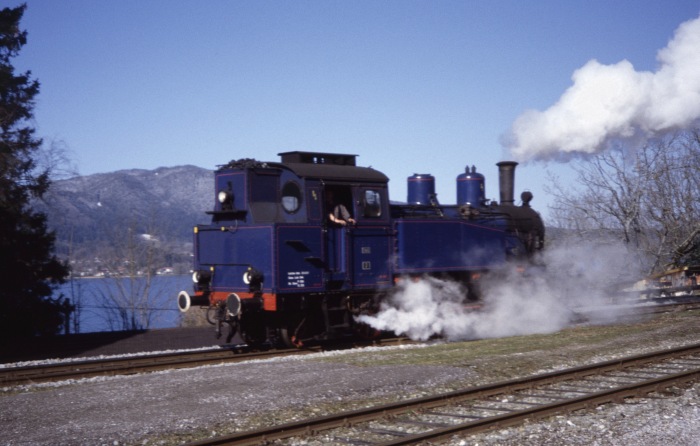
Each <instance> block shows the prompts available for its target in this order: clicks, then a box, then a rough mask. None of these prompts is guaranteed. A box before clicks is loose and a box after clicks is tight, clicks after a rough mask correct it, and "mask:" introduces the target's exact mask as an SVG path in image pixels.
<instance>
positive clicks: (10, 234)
mask: <svg viewBox="0 0 700 446" xmlns="http://www.w3.org/2000/svg"><path fill="white" fill-rule="evenodd" d="M25 9H26V5H22V6H19V7H17V8H4V9H2V10H1V11H0V276H1V277H2V280H1V281H0V339H2V340H3V341H2V342H7V341H8V340H10V339H13V338H17V337H26V336H35V335H38V334H53V333H56V332H57V331H58V330H59V329H60V328H61V326H62V323H63V318H64V317H65V316H66V314H67V313H66V312H65V310H66V305H67V304H66V302H64V301H62V300H54V299H51V295H52V292H53V288H54V287H55V286H56V285H58V284H60V283H63V282H64V281H65V279H66V277H67V275H68V267H67V265H66V264H65V263H62V262H60V261H59V260H58V259H57V258H56V257H55V256H54V254H53V248H54V241H55V237H54V234H53V232H51V231H49V230H48V228H47V223H46V216H45V215H44V214H43V213H38V212H35V211H33V210H32V208H31V206H30V204H31V200H33V199H36V198H41V197H42V196H43V195H44V193H46V191H47V189H48V187H49V184H50V182H49V175H48V172H47V171H43V172H37V169H36V163H35V159H34V157H35V154H36V151H37V149H38V148H39V147H40V146H41V144H42V141H41V139H40V138H37V137H36V136H35V135H34V128H33V127H32V126H31V120H32V118H33V115H34V113H33V109H34V98H35V96H36V95H37V94H38V93H39V82H38V81H37V80H36V79H32V78H31V72H29V71H27V72H26V73H21V74H15V70H14V67H13V65H12V63H11V60H12V58H13V57H15V56H17V54H18V53H19V51H20V49H21V48H22V46H23V45H24V44H26V42H27V32H26V31H21V30H20V29H19V22H20V20H21V18H22V15H23V14H24V11H25Z"/></svg>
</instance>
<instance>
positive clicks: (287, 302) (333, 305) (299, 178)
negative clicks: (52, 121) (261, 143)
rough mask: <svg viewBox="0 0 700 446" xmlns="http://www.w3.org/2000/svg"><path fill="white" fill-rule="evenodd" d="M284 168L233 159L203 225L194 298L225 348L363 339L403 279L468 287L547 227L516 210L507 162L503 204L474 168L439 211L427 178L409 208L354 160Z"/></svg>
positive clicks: (521, 259)
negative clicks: (368, 318) (237, 338)
mask: <svg viewBox="0 0 700 446" xmlns="http://www.w3.org/2000/svg"><path fill="white" fill-rule="evenodd" d="M280 157H281V160H280V162H260V161H256V160H252V159H242V160H237V161H232V162H230V163H228V164H227V165H224V166H221V167H220V168H219V169H218V170H217V171H216V172H215V179H214V186H215V197H216V200H215V204H214V208H213V210H211V211H208V212H207V213H208V214H209V215H211V223H209V224H200V225H197V226H196V227H195V228H194V265H193V276H192V277H193V281H194V292H193V293H192V294H190V293H188V292H187V291H181V292H180V294H179V295H178V306H179V308H180V310H181V311H183V312H184V311H187V310H189V309H190V308H191V307H193V306H199V307H201V308H202V309H203V310H204V311H206V313H207V319H208V320H209V321H210V322H211V323H213V324H215V325H216V326H217V334H218V335H219V336H221V329H222V326H223V327H226V326H228V337H227V339H228V341H230V339H231V337H232V336H233V335H234V334H235V333H236V332H239V333H240V335H241V337H242V338H243V339H244V340H245V342H247V343H248V344H250V345H263V344H265V345H286V346H300V345H302V344H303V343H308V342H310V341H314V340H327V339H338V338H343V337H347V336H355V335H358V334H362V333H366V328H367V327H364V326H362V324H360V323H358V322H357V321H356V316H358V315H361V314H372V313H373V312H375V311H377V309H378V304H379V302H381V299H382V298H383V296H385V295H387V293H389V292H390V291H391V289H392V288H393V287H394V286H395V283H396V281H397V280H399V279H400V278H402V277H420V276H424V275H434V276H440V277H443V278H448V279H452V280H456V281H459V282H462V283H464V284H465V285H466V289H467V290H469V292H468V294H469V295H468V296H466V298H467V299H473V298H475V297H477V296H476V295H477V294H478V291H477V290H478V287H477V286H475V285H476V284H477V282H478V278H479V277H481V275H483V274H484V273H486V272H489V271H492V270H496V269H500V268H503V267H504V266H505V265H508V264H513V263H523V264H524V263H526V262H527V261H528V259H530V258H531V257H532V256H533V254H535V253H536V252H537V251H538V250H540V249H542V247H543V243H544V225H543V223H542V220H541V218H540V216H539V214H538V213H537V212H536V211H534V210H533V209H532V208H531V207H530V201H531V200H532V194H531V193H529V192H524V193H523V194H522V196H521V198H522V204H521V205H520V206H516V205H515V204H514V198H513V190H514V171H515V166H516V165H517V163H515V162H501V163H498V166H499V175H500V176H499V184H500V203H495V202H489V201H488V200H487V199H486V198H485V192H484V176H483V175H482V174H480V173H478V172H477V171H476V169H475V168H474V167H472V168H467V169H465V172H464V173H462V174H460V175H459V176H458V177H457V181H456V183H457V203H456V204H454V205H442V204H440V203H439V202H438V201H437V199H436V195H435V192H434V188H435V179H434V178H433V177H432V176H431V175H429V174H414V175H412V176H411V177H409V178H408V200H407V202H406V203H400V204H399V203H392V202H390V201H389V191H388V181H389V178H387V176H386V175H384V174H383V173H381V172H379V171H377V170H374V169H372V168H370V167H361V166H357V165H356V155H348V154H336V153H316V152H298V151H296V152H285V153H281V154H280Z"/></svg>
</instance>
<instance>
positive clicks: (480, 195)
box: [457, 166, 486, 208]
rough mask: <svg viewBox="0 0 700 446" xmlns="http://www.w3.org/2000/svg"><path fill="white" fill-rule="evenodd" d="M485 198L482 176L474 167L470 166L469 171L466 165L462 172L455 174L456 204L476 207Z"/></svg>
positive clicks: (479, 205)
mask: <svg viewBox="0 0 700 446" xmlns="http://www.w3.org/2000/svg"><path fill="white" fill-rule="evenodd" d="M485 200H486V189H485V187H484V176H483V175H482V174H480V173H478V172H477V171H476V167H474V166H472V168H471V171H470V170H469V166H467V167H466V168H465V169H464V173H463V174H460V175H458V176H457V205H458V206H462V205H465V204H468V205H470V206H471V207H473V208H478V207H481V204H482V203H483V202H484V201H485Z"/></svg>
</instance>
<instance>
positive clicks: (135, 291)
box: [54, 275, 192, 333]
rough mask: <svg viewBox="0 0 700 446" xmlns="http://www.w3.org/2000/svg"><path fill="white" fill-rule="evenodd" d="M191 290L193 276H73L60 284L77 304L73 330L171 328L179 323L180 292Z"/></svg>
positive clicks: (63, 292)
mask: <svg viewBox="0 0 700 446" xmlns="http://www.w3.org/2000/svg"><path fill="white" fill-rule="evenodd" d="M182 290H185V291H187V292H188V293H190V294H191V293H192V279H191V276H189V275H185V276H180V275H177V276H173V275H162V276H155V277H153V278H152V279H151V281H150V282H149V281H148V280H146V278H143V277H136V278H133V279H129V278H111V277H107V278H91V279H82V278H81V279H72V280H70V281H68V282H67V283H65V284H64V285H62V286H60V287H59V288H58V289H57V290H56V293H55V294H54V296H55V297H57V296H59V295H60V294H61V293H62V294H63V295H64V296H65V297H66V298H68V299H70V302H71V303H72V304H73V305H75V306H76V310H75V312H74V313H73V315H72V316H71V327H70V331H71V333H89V332H95V331H117V330H127V329H132V328H137V329H145V328H172V327H177V326H178V325H179V323H180V311H179V310H178V307H177V295H178V293H179V292H180V291H182Z"/></svg>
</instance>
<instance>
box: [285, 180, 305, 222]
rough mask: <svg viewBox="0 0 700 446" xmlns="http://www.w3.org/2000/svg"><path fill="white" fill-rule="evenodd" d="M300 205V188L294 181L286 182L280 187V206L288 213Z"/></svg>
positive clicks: (296, 209) (295, 210) (292, 212)
mask: <svg viewBox="0 0 700 446" xmlns="http://www.w3.org/2000/svg"><path fill="white" fill-rule="evenodd" d="M300 207H301V189H300V188H299V185H298V184H297V183H296V182H294V181H289V182H287V183H286V184H285V185H284V187H283V188H282V208H283V209H284V210H285V212H287V213H288V214H294V213H295V212H297V211H298V210H299V208H300Z"/></svg>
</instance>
